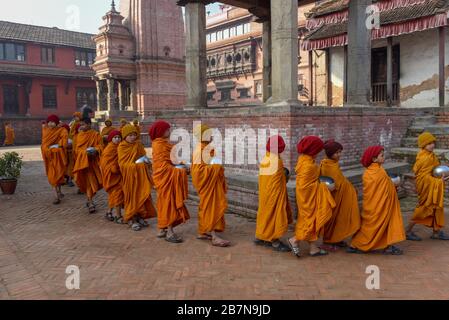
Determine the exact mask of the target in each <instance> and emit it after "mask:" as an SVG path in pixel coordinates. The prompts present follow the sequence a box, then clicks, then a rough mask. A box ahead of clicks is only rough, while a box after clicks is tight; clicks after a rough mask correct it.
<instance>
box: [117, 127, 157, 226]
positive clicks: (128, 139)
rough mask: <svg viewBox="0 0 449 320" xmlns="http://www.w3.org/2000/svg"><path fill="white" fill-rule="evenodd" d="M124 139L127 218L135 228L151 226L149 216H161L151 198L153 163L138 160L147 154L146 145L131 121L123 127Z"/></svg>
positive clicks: (122, 164) (121, 159)
mask: <svg viewBox="0 0 449 320" xmlns="http://www.w3.org/2000/svg"><path fill="white" fill-rule="evenodd" d="M122 136H123V141H122V142H121V143H120V145H119V146H118V163H119V166H120V171H121V173H122V177H123V179H122V181H123V186H122V188H123V193H124V204H125V216H124V222H125V223H128V224H129V225H130V226H131V227H132V229H133V230H134V231H140V230H141V229H142V227H148V223H147V222H146V221H145V219H150V218H154V217H156V216H157V214H156V210H155V209H154V206H153V201H152V198H151V190H152V189H153V183H152V180H151V175H150V166H149V165H148V164H146V163H136V161H137V160H138V159H140V158H141V157H143V156H146V152H145V148H144V147H143V145H142V143H141V142H140V140H138V139H137V131H136V128H135V127H134V126H133V125H131V124H128V125H126V126H124V127H123V129H122Z"/></svg>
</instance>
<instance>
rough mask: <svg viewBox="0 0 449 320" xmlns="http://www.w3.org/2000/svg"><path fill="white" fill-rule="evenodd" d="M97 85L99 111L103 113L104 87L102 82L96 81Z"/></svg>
mask: <svg viewBox="0 0 449 320" xmlns="http://www.w3.org/2000/svg"><path fill="white" fill-rule="evenodd" d="M95 83H96V85H97V111H101V110H102V109H103V106H102V101H103V92H102V91H103V86H102V83H101V80H97V81H95Z"/></svg>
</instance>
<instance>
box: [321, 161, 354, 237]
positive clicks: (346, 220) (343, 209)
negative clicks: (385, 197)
mask: <svg viewBox="0 0 449 320" xmlns="http://www.w3.org/2000/svg"><path fill="white" fill-rule="evenodd" d="M320 171H321V172H320V175H321V176H326V177H331V178H332V179H334V181H335V187H336V190H335V191H333V192H332V195H333V197H334V199H335V203H336V207H335V208H334V210H333V211H332V218H331V219H330V220H329V222H328V223H327V224H326V226H325V227H324V237H323V240H324V242H326V243H339V242H342V241H343V240H345V239H347V238H349V237H351V236H353V235H354V234H355V233H356V232H357V231H359V229H360V221H361V217H360V211H359V204H358V198H357V192H356V190H355V188H354V186H353V185H352V184H351V182H349V180H348V179H346V177H345V176H344V175H343V172H341V169H340V166H339V164H338V161H335V160H332V159H324V160H322V161H321V167H320Z"/></svg>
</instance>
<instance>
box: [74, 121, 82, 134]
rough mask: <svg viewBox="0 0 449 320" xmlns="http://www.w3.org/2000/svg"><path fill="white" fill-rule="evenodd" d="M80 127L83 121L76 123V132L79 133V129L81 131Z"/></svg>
mask: <svg viewBox="0 0 449 320" xmlns="http://www.w3.org/2000/svg"><path fill="white" fill-rule="evenodd" d="M80 127H81V123H77V124H76V125H75V134H78V131H79V129H80Z"/></svg>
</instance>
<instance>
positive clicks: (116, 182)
mask: <svg viewBox="0 0 449 320" xmlns="http://www.w3.org/2000/svg"><path fill="white" fill-rule="evenodd" d="M117 149H118V145H117V144H115V143H110V144H108V146H107V147H106V148H105V149H104V151H103V154H102V155H101V158H100V168H101V175H102V176H103V187H104V189H105V190H106V192H107V193H108V203H109V208H116V207H120V206H122V205H123V201H124V200H123V189H122V174H121V173H120V168H119V164H118V152H117Z"/></svg>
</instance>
